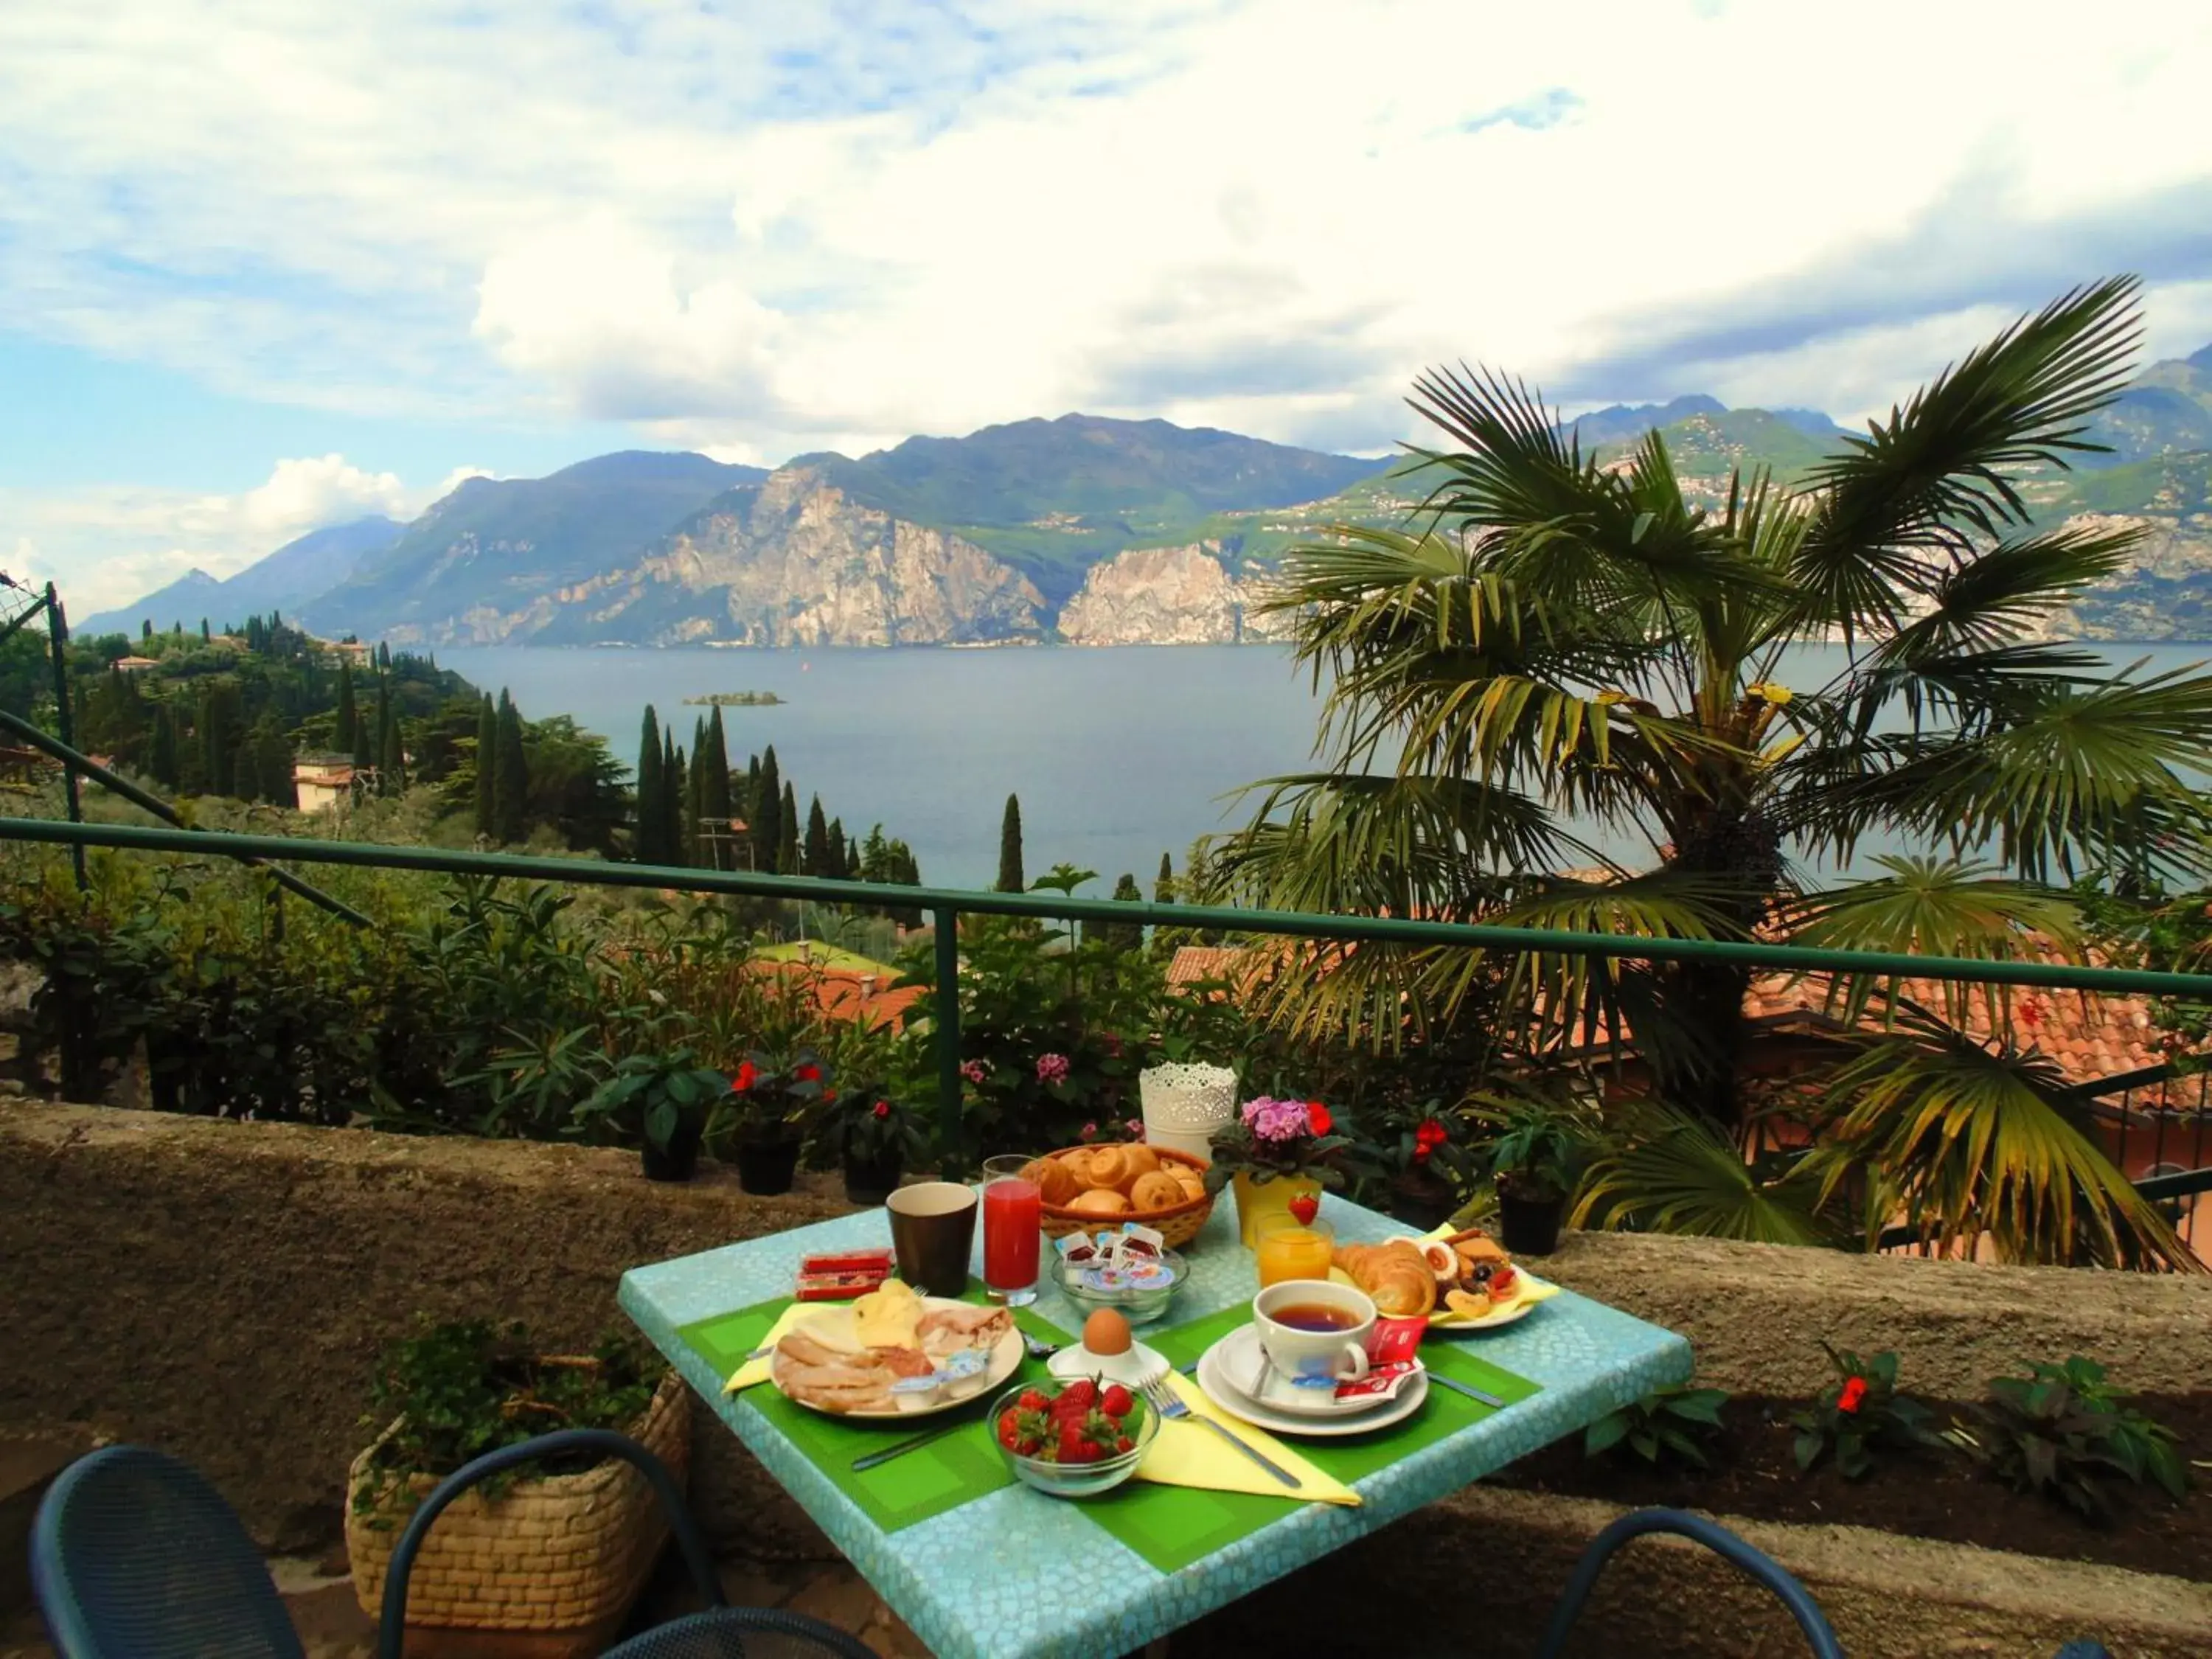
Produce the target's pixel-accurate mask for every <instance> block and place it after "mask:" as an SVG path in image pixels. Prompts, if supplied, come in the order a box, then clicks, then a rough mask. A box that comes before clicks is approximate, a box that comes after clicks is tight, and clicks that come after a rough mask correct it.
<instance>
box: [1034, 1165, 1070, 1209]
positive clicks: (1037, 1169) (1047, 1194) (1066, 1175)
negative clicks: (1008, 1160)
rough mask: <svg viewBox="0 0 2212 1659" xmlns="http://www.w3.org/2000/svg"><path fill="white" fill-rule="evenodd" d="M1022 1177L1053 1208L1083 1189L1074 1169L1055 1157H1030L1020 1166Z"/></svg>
mask: <svg viewBox="0 0 2212 1659" xmlns="http://www.w3.org/2000/svg"><path fill="white" fill-rule="evenodd" d="M1022 1179H1023V1180H1024V1181H1026V1182H1030V1183H1031V1184H1032V1185H1034V1186H1035V1187H1036V1189H1037V1195H1038V1196H1039V1197H1041V1198H1042V1199H1043V1200H1044V1201H1045V1202H1046V1203H1048V1204H1049V1205H1052V1206H1054V1208H1057V1207H1059V1206H1060V1205H1063V1204H1065V1203H1066V1202H1067V1200H1070V1199H1071V1198H1073V1197H1074V1196H1075V1195H1076V1194H1078V1193H1079V1192H1081V1191H1082V1190H1083V1182H1082V1181H1081V1180H1080V1179H1079V1178H1078V1177H1077V1176H1076V1173H1075V1171H1074V1170H1071V1169H1069V1168H1068V1167H1067V1165H1066V1164H1063V1163H1061V1162H1060V1160H1059V1159H1058V1158H1032V1159H1030V1162H1029V1163H1027V1164H1024V1165H1023V1166H1022Z"/></svg>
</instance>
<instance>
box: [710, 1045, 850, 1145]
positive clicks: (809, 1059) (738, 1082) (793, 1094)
mask: <svg viewBox="0 0 2212 1659" xmlns="http://www.w3.org/2000/svg"><path fill="white" fill-rule="evenodd" d="M836 1098H837V1091H836V1090H835V1089H833V1088H831V1087H830V1086H829V1067H827V1066H824V1065H823V1063H822V1062H821V1060H819V1059H817V1057H816V1056H815V1054H814V1053H813V1051H812V1050H811V1049H805V1048H802V1049H800V1050H799V1052H798V1053H796V1054H793V1055H792V1056H791V1058H790V1059H789V1060H787V1061H783V1062H778V1061H777V1060H773V1059H771V1058H770V1057H769V1056H768V1055H767V1054H747V1055H746V1056H745V1057H744V1060H743V1062H742V1063H740V1064H739V1066H738V1069H737V1070H736V1071H735V1072H733V1073H731V1075H730V1099H731V1103H732V1108H733V1109H734V1113H735V1116H736V1121H737V1131H738V1139H741V1140H746V1141H750V1142H752V1143H754V1144H755V1145H758V1144H760V1143H763V1142H776V1141H786V1142H787V1141H792V1140H795V1139H799V1134H800V1133H801V1126H802V1125H804V1124H805V1121H806V1120H807V1118H808V1117H809V1116H810V1115H813V1114H814V1113H815V1112H816V1111H817V1109H818V1108H820V1107H823V1106H828V1105H830V1104H833V1103H835V1102H836Z"/></svg>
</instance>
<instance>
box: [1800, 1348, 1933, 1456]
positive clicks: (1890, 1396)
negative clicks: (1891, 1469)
mask: <svg viewBox="0 0 2212 1659" xmlns="http://www.w3.org/2000/svg"><path fill="white" fill-rule="evenodd" d="M1820 1346H1821V1348H1822V1349H1823V1350H1824V1351H1825V1352H1826V1354H1827V1356H1828V1363H1829V1364H1831V1365H1832V1366H1834V1367H1835V1370H1836V1380H1835V1382H1834V1383H1832V1384H1831V1385H1830V1386H1829V1387H1828V1388H1827V1389H1826V1390H1825V1391H1824V1392H1823V1393H1822V1394H1821V1395H1820V1399H1819V1400H1817V1401H1814V1405H1813V1408H1812V1409H1811V1410H1810V1411H1803V1412H1800V1413H1797V1415H1796V1416H1795V1417H1793V1418H1791V1419H1790V1423H1791V1425H1792V1426H1794V1427H1795V1428H1796V1431H1797V1442H1796V1456H1797V1467H1798V1468H1800V1469H1810V1468H1812V1467H1813V1465H1814V1464H1815V1463H1817V1462H1820V1454H1821V1453H1822V1452H1824V1451H1826V1449H1828V1446H1829V1444H1830V1443H1831V1442H1832V1443H1834V1445H1835V1450H1836V1471H1837V1473H1838V1474H1841V1475H1842V1476H1843V1477H1844V1480H1858V1479H1859V1478H1860V1477H1861V1476H1863V1475H1864V1474H1866V1473H1867V1471H1868V1470H1869V1469H1871V1468H1873V1467H1874V1460H1873V1458H1872V1457H1870V1456H1869V1455H1868V1452H1869V1448H1870V1447H1875V1446H1885V1447H1888V1448H1891V1449H1895V1450H1900V1451H1902V1450H1910V1449H1913V1448H1915V1447H1918V1446H1936V1445H1941V1444H1942V1437H1941V1436H1939V1435H1938V1434H1937V1433H1936V1430H1935V1428H1934V1427H1933V1419H1932V1417H1931V1414H1930V1413H1929V1410H1928V1407H1925V1406H1923V1405H1922V1404H1921V1403H1920V1402H1919V1401H1917V1400H1907V1399H1905V1397H1904V1396H1903V1395H1899V1393H1898V1392H1897V1356H1896V1355H1895V1354H1894V1353H1878V1354H1876V1355H1875V1356H1874V1358H1871V1359H1861V1358H1859V1357H1858V1355H1857V1354H1855V1353H1838V1352H1836V1350H1835V1349H1833V1348H1832V1347H1829V1346H1828V1345H1827V1344H1826V1342H1823V1343H1822V1344H1821V1345H1820Z"/></svg>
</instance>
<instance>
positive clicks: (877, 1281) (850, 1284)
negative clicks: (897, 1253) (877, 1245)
mask: <svg viewBox="0 0 2212 1659" xmlns="http://www.w3.org/2000/svg"><path fill="white" fill-rule="evenodd" d="M890 1274H891V1253H890V1251H889V1250H848V1251H845V1252H844V1253H843V1254H842V1255H810V1256H807V1257H805V1259H803V1260H802V1261H800V1262H799V1284H798V1285H797V1287H796V1289H795V1291H794V1292H793V1293H794V1294H795V1295H796V1296H797V1297H798V1298H799V1301H801V1302H848V1301H850V1300H851V1299H852V1298H853V1297H856V1296H863V1295H866V1293H867V1292H868V1291H872V1290H874V1289H876V1288H877V1287H878V1285H881V1284H882V1283H883V1282H884V1280H885V1279H889V1278H890Z"/></svg>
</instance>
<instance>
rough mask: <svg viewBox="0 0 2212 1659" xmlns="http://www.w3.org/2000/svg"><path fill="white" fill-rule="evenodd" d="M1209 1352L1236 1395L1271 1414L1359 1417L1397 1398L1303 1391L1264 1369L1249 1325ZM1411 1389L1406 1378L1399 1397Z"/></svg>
mask: <svg viewBox="0 0 2212 1659" xmlns="http://www.w3.org/2000/svg"><path fill="white" fill-rule="evenodd" d="M1212 1352H1213V1353H1215V1354H1218V1356H1219V1358H1218V1360H1216V1361H1215V1363H1216V1364H1218V1365H1219V1367H1220V1368H1221V1373H1222V1375H1223V1376H1224V1377H1225V1378H1226V1379H1227V1380H1228V1383H1229V1385H1230V1386H1231V1388H1233V1389H1236V1390H1237V1396H1238V1397H1239V1398H1240V1399H1243V1400H1249V1401H1251V1402H1252V1404H1254V1405H1255V1406H1264V1407H1267V1409H1268V1410H1269V1411H1271V1412H1286V1413H1289V1414H1290V1415H1291V1416H1293V1417H1358V1416H1362V1415H1364V1414H1365V1413H1368V1412H1371V1411H1373V1410H1375V1409H1376V1407H1378V1406H1387V1405H1389V1404H1390V1403H1391V1401H1394V1400H1395V1399H1396V1398H1397V1395H1387V1396H1383V1397H1381V1398H1377V1397H1376V1396H1374V1395H1369V1396H1367V1397H1366V1398H1364V1399H1361V1400H1340V1399H1338V1398H1337V1396H1336V1391H1335V1390H1334V1389H1319V1388H1313V1389H1302V1388H1300V1387H1298V1385H1297V1383H1292V1382H1291V1380H1290V1379H1289V1378H1288V1377H1286V1376H1284V1375H1283V1374H1282V1373H1281V1372H1280V1371H1279V1370H1276V1369H1275V1368H1274V1367H1273V1365H1272V1364H1269V1365H1264V1366H1263V1364H1262V1363H1261V1362H1262V1361H1264V1360H1265V1359H1266V1358H1267V1355H1266V1352H1265V1351H1264V1350H1262V1349H1261V1346H1260V1333H1259V1332H1258V1330H1257V1329H1255V1328H1254V1327H1252V1326H1250V1325H1240V1326H1238V1327H1237V1328H1236V1329H1235V1330H1233V1331H1231V1332H1230V1333H1229V1334H1228V1335H1226V1336H1225V1337H1223V1338H1222V1339H1221V1340H1220V1341H1218V1342H1217V1343H1215V1344H1214V1345H1213V1348H1212ZM1416 1363H1417V1364H1418V1363H1419V1362H1418V1361H1417V1362H1416ZM1263 1370H1264V1372H1265V1375H1266V1379H1267V1380H1266V1382H1265V1383H1262V1384H1261V1386H1260V1387H1259V1388H1257V1389H1255V1388H1254V1387H1253V1384H1254V1383H1255V1382H1258V1381H1259V1379H1260V1377H1261V1374H1262V1372H1263ZM1412 1386H1413V1379H1412V1378H1411V1377H1410V1376H1409V1377H1407V1379H1406V1380H1405V1381H1404V1382H1402V1383H1400V1384H1399V1385H1398V1391H1397V1392H1398V1395H1402V1394H1403V1393H1405V1391H1406V1390H1407V1389H1409V1388H1411V1387H1412Z"/></svg>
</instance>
